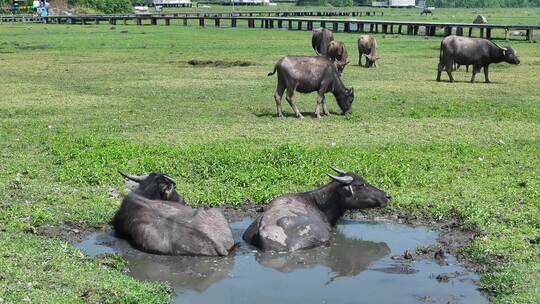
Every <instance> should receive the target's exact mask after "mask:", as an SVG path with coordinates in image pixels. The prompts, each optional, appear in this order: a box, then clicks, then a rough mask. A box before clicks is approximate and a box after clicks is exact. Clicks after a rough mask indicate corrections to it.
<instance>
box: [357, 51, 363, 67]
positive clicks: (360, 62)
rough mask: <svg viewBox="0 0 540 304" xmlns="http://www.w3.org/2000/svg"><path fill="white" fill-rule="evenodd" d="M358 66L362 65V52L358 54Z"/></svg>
mask: <svg viewBox="0 0 540 304" xmlns="http://www.w3.org/2000/svg"><path fill="white" fill-rule="evenodd" d="M358 66H362V53H360V56H358Z"/></svg>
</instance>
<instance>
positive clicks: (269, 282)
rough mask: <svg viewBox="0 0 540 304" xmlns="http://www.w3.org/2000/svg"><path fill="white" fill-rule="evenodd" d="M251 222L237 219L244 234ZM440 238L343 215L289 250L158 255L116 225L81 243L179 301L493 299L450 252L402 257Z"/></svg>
mask: <svg viewBox="0 0 540 304" xmlns="http://www.w3.org/2000/svg"><path fill="white" fill-rule="evenodd" d="M250 223H251V220H249V219H245V220H243V221H240V222H235V223H233V224H232V225H231V226H232V228H233V231H234V233H235V238H236V239H237V240H238V241H239V242H240V241H241V234H242V232H243V231H244V229H245V228H247V226H248V225H249V224H250ZM436 242H437V234H436V233H435V232H433V231H430V230H428V229H425V228H412V227H408V226H405V225H400V224H395V223H390V222H375V221H343V222H341V223H340V224H339V225H338V229H337V232H336V234H335V237H334V240H333V242H332V244H331V246H328V247H321V248H316V249H311V250H305V251H299V252H295V253H289V254H281V253H274V254H271V253H259V252H257V251H256V250H255V249H254V248H252V247H250V246H248V245H246V244H245V243H241V245H240V247H239V248H238V249H237V250H236V252H235V254H234V255H232V256H230V257H222V258H200V257H167V256H157V255H151V254H146V253H142V252H140V251H137V250H134V249H132V248H131V247H130V245H129V244H128V243H127V242H125V241H123V240H119V239H116V238H114V237H113V236H112V233H111V232H110V231H109V232H102V233H99V234H93V235H91V236H90V237H89V238H88V239H86V240H85V241H83V242H81V243H79V244H76V246H77V247H78V248H81V249H83V250H84V251H86V252H87V253H88V254H89V255H91V256H95V255H98V254H103V253H112V252H118V253H120V254H122V255H123V256H124V257H125V258H126V260H127V261H128V264H129V270H130V272H131V275H132V276H134V277H135V278H138V279H140V280H148V281H167V282H169V283H170V284H171V285H172V286H173V287H174V289H175V295H174V297H173V303H234V304H241V303H291V304H293V303H294V304H301V303H310V304H311V303H488V301H487V299H486V298H485V297H484V296H483V295H482V294H481V293H480V292H479V291H478V289H477V286H476V285H475V284H474V282H475V281H476V280H477V279H478V277H477V276H476V275H475V274H472V273H469V272H467V271H466V270H465V269H464V268H463V267H461V266H460V265H458V264H457V262H456V260H455V258H453V257H451V256H448V257H447V262H448V265H444V266H441V265H439V264H437V263H436V262H435V260H431V259H430V260H417V261H411V260H405V259H397V258H396V256H397V255H402V254H403V252H404V251H405V250H407V249H410V250H411V251H412V252H414V249H416V248H417V247H419V246H428V245H433V244H436ZM441 274H443V276H442V277H444V278H445V279H443V280H441V279H440V278H441V276H439V275H441ZM444 275H446V276H444ZM438 276H439V280H437V277H438Z"/></svg>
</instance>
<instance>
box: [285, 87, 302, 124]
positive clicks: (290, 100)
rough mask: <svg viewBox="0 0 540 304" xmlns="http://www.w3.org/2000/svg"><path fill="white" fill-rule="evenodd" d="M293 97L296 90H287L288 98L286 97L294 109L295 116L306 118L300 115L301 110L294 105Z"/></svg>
mask: <svg viewBox="0 0 540 304" xmlns="http://www.w3.org/2000/svg"><path fill="white" fill-rule="evenodd" d="M293 95H294V89H289V88H287V97H286V99H287V102H288V103H289V105H290V106H291V108H292V109H293V111H294V114H296V117H298V118H304V116H302V113H300V110H298V107H297V106H296V105H295V104H294V100H293Z"/></svg>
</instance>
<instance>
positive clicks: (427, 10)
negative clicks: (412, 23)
mask: <svg viewBox="0 0 540 304" xmlns="http://www.w3.org/2000/svg"><path fill="white" fill-rule="evenodd" d="M434 10H435V8H434V7H424V9H423V10H422V12H420V16H422V15H426V16H427V15H431V16H433V11H434Z"/></svg>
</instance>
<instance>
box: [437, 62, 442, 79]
mask: <svg viewBox="0 0 540 304" xmlns="http://www.w3.org/2000/svg"><path fill="white" fill-rule="evenodd" d="M442 70H443V64H442V62H439V65H438V66H437V81H441V73H442Z"/></svg>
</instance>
